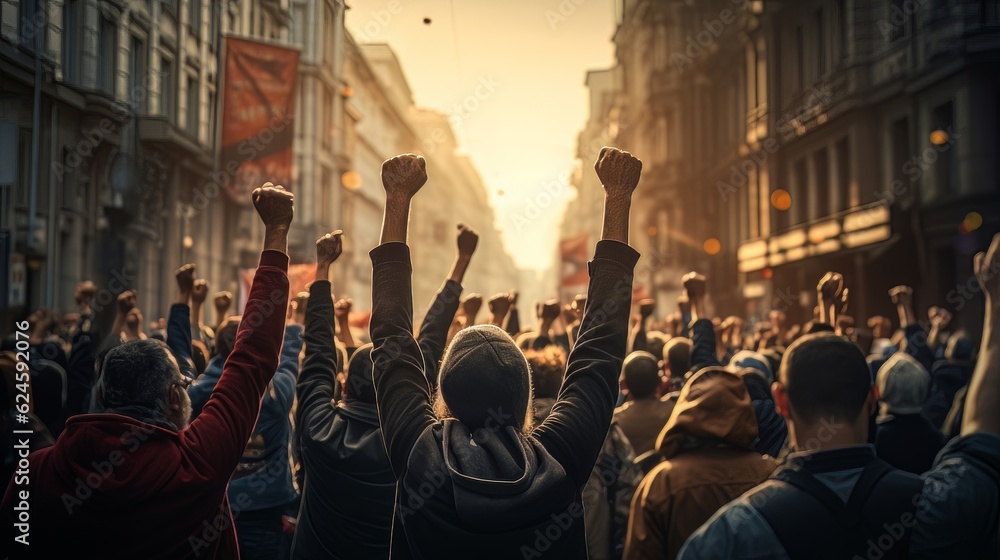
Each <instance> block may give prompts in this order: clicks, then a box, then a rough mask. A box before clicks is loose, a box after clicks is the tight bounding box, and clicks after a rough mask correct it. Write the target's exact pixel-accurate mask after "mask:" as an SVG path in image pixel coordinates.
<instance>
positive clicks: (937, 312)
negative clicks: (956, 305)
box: [927, 306, 951, 330]
mask: <svg viewBox="0 0 1000 560" xmlns="http://www.w3.org/2000/svg"><path fill="white" fill-rule="evenodd" d="M927 315H928V318H929V319H930V321H931V326H932V327H936V328H937V329H938V330H941V329H947V328H948V325H950V324H951V312H950V311H948V310H947V309H945V308H943V307H937V306H934V307H931V308H930V310H928V313H927Z"/></svg>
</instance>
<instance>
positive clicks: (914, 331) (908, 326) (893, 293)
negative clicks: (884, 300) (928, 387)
mask: <svg viewBox="0 0 1000 560" xmlns="http://www.w3.org/2000/svg"><path fill="white" fill-rule="evenodd" d="M889 297H890V298H892V303H893V304H895V306H896V312H897V313H898V314H899V327H900V328H901V329H903V335H904V337H905V342H904V344H903V351H905V352H906V353H907V354H909V355H911V356H913V357H914V358H916V360H917V361H918V362H920V363H921V365H923V366H924V369H926V370H927V371H928V372H930V371H933V369H934V353H933V352H932V351H931V349H930V346H928V344H927V332H926V331H925V330H924V327H923V326H922V325H921V324H920V323H919V322H917V315H916V313H914V312H913V288H911V287H909V286H896V287H895V288H893V289H891V290H889Z"/></svg>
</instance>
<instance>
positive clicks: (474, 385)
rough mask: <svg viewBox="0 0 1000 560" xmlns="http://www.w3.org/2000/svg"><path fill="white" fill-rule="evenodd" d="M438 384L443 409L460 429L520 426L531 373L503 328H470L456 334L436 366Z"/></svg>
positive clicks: (529, 398)
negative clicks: (460, 425) (444, 407)
mask: <svg viewBox="0 0 1000 560" xmlns="http://www.w3.org/2000/svg"><path fill="white" fill-rule="evenodd" d="M439 379H440V380H439V384H440V388H441V395H442V396H443V397H444V402H445V404H446V405H447V406H448V409H449V410H450V411H451V413H452V414H453V415H454V416H455V418H457V419H458V420H460V421H461V422H462V423H463V424H465V425H466V427H468V428H470V429H476V428H483V427H486V428H493V427H500V426H514V427H515V428H517V429H518V430H520V429H521V428H522V427H523V424H524V419H525V414H526V412H527V410H528V407H529V406H530V401H531V373H530V370H529V368H528V361H527V360H526V359H525V357H524V354H522V353H521V350H520V349H519V348H518V347H517V345H516V344H515V343H514V339H512V338H511V337H510V335H508V334H507V333H506V332H504V330H503V329H501V328H499V327H497V326H494V325H476V326H473V327H469V328H467V329H463V330H461V331H459V333H458V334H457V335H455V338H454V339H453V340H452V342H451V346H449V347H448V351H447V352H445V355H444V359H442V361H441V373H440V377H439Z"/></svg>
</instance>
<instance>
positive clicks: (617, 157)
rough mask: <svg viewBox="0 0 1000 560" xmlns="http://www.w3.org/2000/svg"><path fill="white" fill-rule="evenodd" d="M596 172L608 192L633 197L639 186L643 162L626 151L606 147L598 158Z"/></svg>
mask: <svg viewBox="0 0 1000 560" xmlns="http://www.w3.org/2000/svg"><path fill="white" fill-rule="evenodd" d="M594 170H595V171H597V177H598V178H599V179H600V180H601V184H602V185H604V190H605V191H606V192H608V193H615V194H628V195H631V194H632V191H634V190H635V187H636V185H638V184H639V176H640V175H641V174H642V162H641V161H639V160H638V158H636V157H635V156H633V155H632V154H630V153H628V152H626V151H623V150H619V149H618V148H611V147H608V146H605V147H603V148H601V153H600V155H598V156H597V163H595V164H594Z"/></svg>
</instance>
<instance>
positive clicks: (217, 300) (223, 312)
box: [212, 290, 233, 335]
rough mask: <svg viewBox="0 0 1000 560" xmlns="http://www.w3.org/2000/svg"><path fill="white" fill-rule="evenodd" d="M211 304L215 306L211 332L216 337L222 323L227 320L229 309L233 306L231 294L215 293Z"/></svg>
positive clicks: (225, 292)
mask: <svg viewBox="0 0 1000 560" xmlns="http://www.w3.org/2000/svg"><path fill="white" fill-rule="evenodd" d="M212 303H213V304H214V305H215V324H214V326H213V327H212V330H214V331H215V332H216V335H218V332H219V329H220V328H221V327H222V323H225V322H226V319H228V318H229V308H230V307H231V306H232V305H233V294H232V293H230V292H229V291H226V290H223V291H221V292H216V293H215V297H213V298H212Z"/></svg>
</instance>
